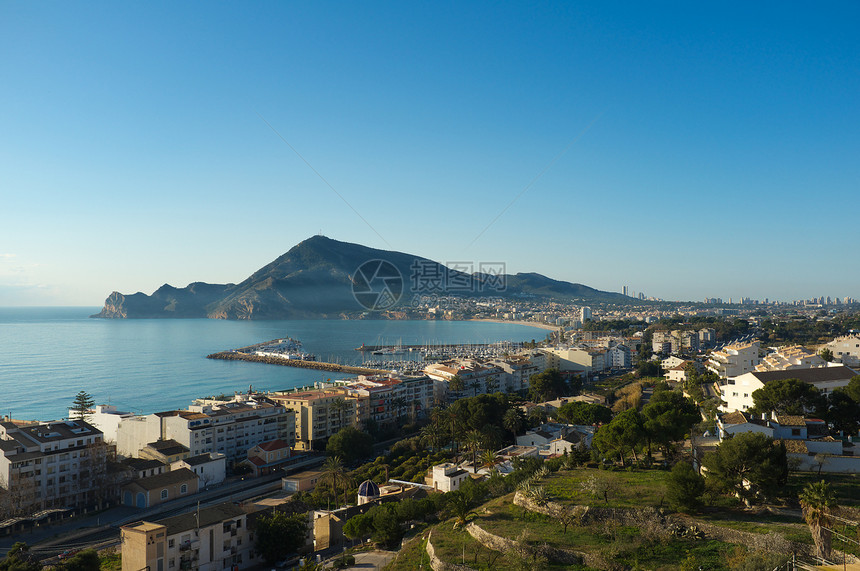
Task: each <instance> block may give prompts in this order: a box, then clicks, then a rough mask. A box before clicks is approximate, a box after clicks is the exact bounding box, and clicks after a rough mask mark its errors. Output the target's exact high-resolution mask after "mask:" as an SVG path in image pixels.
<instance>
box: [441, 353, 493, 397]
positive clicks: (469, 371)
mask: <svg viewBox="0 0 860 571" xmlns="http://www.w3.org/2000/svg"><path fill="white" fill-rule="evenodd" d="M424 373H425V374H426V375H427V376H428V377H430V378H431V379H432V380H433V394H434V400H435V401H436V402H442V403H444V402H449V401H450V400H452V399H456V398H460V397H464V396H467V397H468V396H475V395H480V394H486V393H487V392H491V393H494V392H496V391H498V390H500V389H501V387H502V384H501V378H502V376H503V373H504V371H503V370H502V369H500V368H498V367H496V366H495V365H493V364H492V363H489V362H488V363H480V362H478V361H475V360H473V359H453V360H450V361H445V362H442V363H434V364H432V365H428V366H427V367H425V368H424ZM454 377H459V379H460V380H461V381H462V384H463V388H462V390H459V391H455V390H451V386H450V383H451V380H452V379H453V378H454Z"/></svg>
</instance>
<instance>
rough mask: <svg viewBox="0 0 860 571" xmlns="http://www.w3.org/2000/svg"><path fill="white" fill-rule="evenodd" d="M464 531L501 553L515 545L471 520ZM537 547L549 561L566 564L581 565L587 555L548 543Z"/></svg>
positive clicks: (485, 545) (514, 542)
mask: <svg viewBox="0 0 860 571" xmlns="http://www.w3.org/2000/svg"><path fill="white" fill-rule="evenodd" d="M466 531H468V532H469V535H471V536H472V537H474V538H475V541H477V542H478V543H480V544H481V545H483V546H484V547H486V548H487V549H492V550H494V551H501V552H502V553H504V552H507V551H511V550H512V549H514V548H515V547H516V546H517V542H516V541H514V540H512V539H508V538H505V537H500V536H498V535H494V534H492V533H490V532H489V531H487V530H485V529H484V528H482V527H481V526H479V525H478V524H476V523H475V522H472V523H470V524H469V525H467V526H466ZM537 549H538V550H539V551H540V552H541V554H542V555H544V556H545V557H546V558H547V559H549V560H550V561H555V562H558V563H565V564H567V565H581V564H582V563H583V562H586V563H587V559H588V556H587V555H586V554H585V553H580V552H578V551H570V550H567V549H558V548H555V547H550V546H548V545H543V546H537Z"/></svg>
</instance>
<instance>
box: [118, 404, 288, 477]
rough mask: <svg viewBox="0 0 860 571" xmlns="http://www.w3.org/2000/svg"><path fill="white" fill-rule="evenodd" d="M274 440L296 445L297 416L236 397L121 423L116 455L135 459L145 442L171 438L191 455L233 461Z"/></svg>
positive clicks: (280, 407)
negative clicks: (261, 443)
mask: <svg viewBox="0 0 860 571" xmlns="http://www.w3.org/2000/svg"><path fill="white" fill-rule="evenodd" d="M278 438H280V439H282V440H285V441H287V442H290V443H291V444H292V443H295V413H294V412H293V411H288V410H286V409H285V408H284V407H283V406H280V405H273V404H270V403H268V402H263V401H258V400H255V399H254V398H253V397H252V396H248V395H237V396H236V398H235V399H234V400H232V401H229V402H221V403H218V404H195V405H192V406H190V407H188V410H173V411H167V412H159V413H155V414H149V415H146V416H136V417H132V418H127V419H124V420H123V421H122V422H121V423H120V424H119V428H118V430H117V452H118V453H119V454H120V455H122V456H127V457H136V456H138V453H139V451H140V450H141V449H142V448H144V447H145V446H146V445H147V444H149V443H151V442H156V441H158V440H170V439H172V440H175V441H176V442H178V443H180V444H182V445H183V446H185V447H187V448H188V449H189V455H190V456H199V455H200V454H205V453H209V452H214V453H220V454H224V455H226V456H227V459H228V461H234V462H235V461H241V460H244V459H245V458H246V457H247V452H248V449H249V448H251V447H253V446H256V445H257V444H259V443H260V442H267V441H269V440H276V439H278Z"/></svg>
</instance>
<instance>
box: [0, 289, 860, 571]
mask: <svg viewBox="0 0 860 571" xmlns="http://www.w3.org/2000/svg"><path fill="white" fill-rule="evenodd" d="M828 301H829V300H825V299H824V298H821V299H820V300H811V301H810V302H804V303H799V304H777V305H770V304H758V303H749V302H748V300H745V303H744V304H742V305H740V306H737V305H736V306H733V307H732V308H728V309H727V308H721V307H717V308H714V307H710V308H700V307H692V306H690V307H687V308H683V309H682V308H681V307H678V306H676V307H675V311H674V313H672V314H671V315H670V314H669V312H668V310H667V311H666V312H665V313H663V312H662V311H661V312H660V313H659V314H658V313H657V312H656V311H655V308H654V307H653V306H643V307H642V308H640V310H641V313H640V312H638V311H639V310H631V309H630V308H628V309H627V311H626V312H625V313H624V314H623V315H622V314H620V313H619V312H617V311H615V310H613V309H612V308H611V307H594V308H592V307H585V306H581V307H580V306H575V307H573V308H570V307H566V308H562V307H559V306H554V307H545V306H544V307H539V306H537V305H533V306H531V305H529V304H525V303H523V304H518V307H516V308H514V307H506V308H498V307H493V306H492V304H488V305H484V306H480V304H476V305H475V306H474V309H478V308H479V306H480V307H483V314H481V313H480V312H475V313H472V316H473V317H478V318H481V317H483V318H489V317H492V318H498V319H517V320H521V321H529V320H540V322H542V323H543V324H544V326H545V328H546V329H547V336H546V339H545V340H540V341H534V342H531V343H524V344H508V345H505V346H504V347H505V349H504V350H498V351H493V352H489V353H487V352H480V351H474V350H473V351H471V352H469V351H461V352H459V353H458V352H456V351H453V352H451V354H440V353H438V352H436V351H434V352H433V354H432V355H430V354H428V355H427V356H426V357H425V360H424V361H423V363H421V364H420V367H415V366H412V367H411V368H409V367H403V368H400V369H399V370H394V371H392V372H374V373H370V372H369V373H368V374H360V375H357V376H354V377H352V378H347V379H338V380H330V381H328V382H318V383H315V384H314V385H313V386H307V387H303V388H295V389H290V390H284V391H267V392H260V391H256V390H254V388H253V387H248V389H247V390H242V391H237V392H235V393H234V394H228V395H212V396H209V397H205V398H198V399H196V400H195V401H194V402H192V403H188V404H187V405H186V406H185V408H181V409H176V410H166V411H160V412H155V413H152V414H139V413H132V412H128V411H123V410H120V409H118V408H117V407H116V406H114V405H108V404H97V403H96V401H95V399H94V398H93V396H91V395H90V394H88V393H87V392H86V391H85V390H81V391H80V392H79V393H78V394H77V396H75V395H70V408H69V411H68V417H67V418H66V419H63V420H59V421H52V422H23V421H16V420H14V419H12V418H9V417H5V418H4V419H3V422H0V452H2V455H0V487H2V491H0V518H2V521H0V537H2V538H4V545H5V546H6V548H7V550H8V556H7V558H6V560H5V562H4V563H3V565H7V566H8V565H15V567H14V568H15V569H17V568H19V566H20V568H22V569H33V570H35V569H38V568H40V567H42V566H54V567H57V566H62V567H68V568H70V569H72V568H74V569H89V568H99V566H101V568H103V569H109V568H113V569H117V570H119V569H121V570H122V571H138V570H140V569H144V568H147V569H153V570H155V569H157V570H159V571H163V570H171V569H184V570H187V569H192V570H196V569H203V570H206V571H209V570H215V569H226V568H231V569H236V570H241V569H257V568H259V569H269V568H276V567H277V568H284V569H289V568H294V567H301V568H305V569H314V568H337V567H346V568H348V567H350V566H352V565H359V564H360V563H361V562H362V561H365V562H370V563H372V564H373V565H377V566H378V568H383V567H384V568H385V569H415V568H418V567H421V566H423V565H425V564H426V565H428V566H431V567H432V568H434V569H467V568H468V569H510V568H522V569H537V568H547V569H562V568H564V569H622V568H657V567H660V568H664V569H688V568H702V569H775V568H785V569H789V568H795V567H796V566H802V565H816V564H826V563H827V562H830V563H839V564H843V563H844V564H846V565H847V564H848V563H858V562H860V558H858V556H860V549H858V547H860V544H858V542H857V541H855V540H854V539H853V537H855V536H856V535H857V532H858V529H860V527H858V526H860V522H858V519H860V517H858V515H860V511H858V509H860V504H858V502H860V493H858V492H859V491H860V483H858V481H857V479H856V478H857V475H858V474H860V453H858V451H857V450H855V443H856V439H857V438H860V376H858V370H860V369H858V368H860V334H858V328H860V315H859V314H857V313H856V308H855V307H854V302H853V300H847V299H846V300H845V302H844V303H842V302H840V303H834V302H830V303H828ZM481 303H484V304H486V303H487V302H481ZM506 303H509V302H506ZM491 307H492V311H490V308H491ZM434 309H435V308H434ZM505 309H507V311H506V310H505ZM763 309H764V310H763ZM439 311H441V312H444V311H446V310H444V309H439ZM279 343H280V345H278V347H288V348H289V349H290V351H293V352H295V351H296V347H300V344H297V342H296V341H295V340H292V339H290V340H289V343H286V342H285V341H283V340H281V341H280V342H279ZM260 346H261V347H262V349H261V350H264V351H266V354H265V356H266V357H267V358H278V357H279V355H278V354H277V352H275V353H273V352H272V349H271V344H269V345H266V344H261V345H260ZM284 358H285V359H290V360H301V359H309V358H310V359H313V357H312V356H309V355H308V354H305V353H302V354H298V355H294V354H293V353H289V354H287V355H286V356H284ZM837 530H838V531H837ZM93 565H95V567H92V566H93ZM111 566H113V567H111ZM637 566H638V567H637ZM9 568H10V569H11V568H12V567H9ZM807 568H808V567H807Z"/></svg>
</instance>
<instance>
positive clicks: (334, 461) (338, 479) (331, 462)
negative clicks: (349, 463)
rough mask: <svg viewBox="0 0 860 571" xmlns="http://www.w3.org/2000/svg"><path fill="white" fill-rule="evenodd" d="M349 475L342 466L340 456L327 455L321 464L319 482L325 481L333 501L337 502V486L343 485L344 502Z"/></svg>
mask: <svg viewBox="0 0 860 571" xmlns="http://www.w3.org/2000/svg"><path fill="white" fill-rule="evenodd" d="M349 480H350V477H349V475H348V474H347V471H346V468H344V466H343V461H342V460H341V459H340V456H329V457H328V458H326V459H325V462H323V465H322V476H320V482H324V483H327V484H328V485H330V486H331V489H332V492H333V494H332V495H333V496H334V502H335V504H337V488H338V486H339V485H340V484H343V486H344V492H343V501H344V503H346V486H347V482H349Z"/></svg>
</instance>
